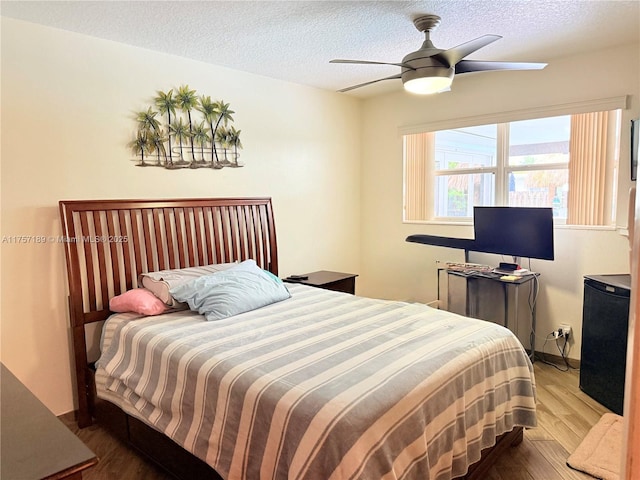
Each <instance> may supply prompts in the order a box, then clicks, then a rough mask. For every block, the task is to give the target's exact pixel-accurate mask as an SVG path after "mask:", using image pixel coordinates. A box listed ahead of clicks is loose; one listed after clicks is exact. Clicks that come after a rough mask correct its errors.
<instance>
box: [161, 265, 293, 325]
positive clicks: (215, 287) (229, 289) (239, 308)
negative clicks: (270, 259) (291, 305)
mask: <svg viewBox="0 0 640 480" xmlns="http://www.w3.org/2000/svg"><path fill="white" fill-rule="evenodd" d="M171 293H172V294H173V295H174V296H175V298H176V299H179V300H180V301H183V302H186V303H188V304H189V308H190V309H191V310H193V311H197V312H198V313H200V314H202V315H204V316H205V317H206V319H207V320H209V321H213V320H222V319H224V318H228V317H233V316H234V315H238V314H240V313H244V312H250V311H252V310H255V309H257V308H261V307H265V306H267V305H271V304H272V303H276V302H281V301H282V300H286V299H287V298H289V297H291V294H290V293H289V290H287V287H286V286H285V285H284V283H282V280H280V279H279V278H278V277H276V276H275V275H274V274H272V273H270V272H267V271H266V270H263V269H261V268H260V267H258V266H257V265H256V262H255V260H245V261H244V262H242V263H240V264H238V265H237V266H235V267H233V268H230V269H228V270H225V271H224V272H217V273H212V274H211V275H203V276H201V277H199V278H196V279H195V280H192V281H190V282H187V283H185V284H183V285H180V286H179V287H176V288H173V289H171Z"/></svg>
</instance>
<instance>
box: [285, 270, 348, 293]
mask: <svg viewBox="0 0 640 480" xmlns="http://www.w3.org/2000/svg"><path fill="white" fill-rule="evenodd" d="M305 275H307V276H308V277H309V278H307V279H305V280H294V279H291V278H285V279H283V280H284V281H285V282H289V283H302V284H304V285H309V286H311V287H318V288H324V289H327V290H333V291H335V292H345V293H350V294H352V295H353V294H354V293H355V291H356V277H357V276H358V275H356V274H353V273H342V272H330V271H327V270H320V271H317V272H311V273H306V274H305Z"/></svg>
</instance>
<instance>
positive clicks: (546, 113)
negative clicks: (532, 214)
mask: <svg viewBox="0 0 640 480" xmlns="http://www.w3.org/2000/svg"><path fill="white" fill-rule="evenodd" d="M628 101H629V98H628V96H627V95H623V96H618V97H610V98H604V99H597V100H590V101H585V102H576V103H571V104H563V105H551V106H547V107H538V108H534V109H528V110H514V111H508V112H502V113H495V114H488V115H480V116H474V117H464V118H460V119H449V120H443V121H436V122H430V123H424V124H419V125H414V126H408V127H401V128H399V129H398V133H399V134H400V137H401V143H402V158H403V189H402V191H403V197H402V222H403V223H411V224H447V225H455V224H459V225H469V224H471V223H472V218H470V217H444V216H443V217H435V216H434V217H432V218H430V219H422V220H413V219H412V220H408V219H407V206H406V203H407V200H406V198H407V196H406V190H407V179H406V172H407V165H406V157H405V145H404V144H405V141H404V136H405V135H411V134H419V133H426V132H437V131H442V130H455V129H460V128H465V127H474V126H479V125H487V124H496V125H497V128H498V132H497V137H498V139H500V138H501V139H502V141H497V145H496V147H497V151H496V165H495V166H492V167H479V168H465V169H443V170H437V171H436V170H435V169H433V170H432V171H431V174H432V176H433V178H434V179H435V177H436V176H442V175H443V174H455V175H462V174H484V173H492V174H494V175H495V185H494V189H495V193H494V198H495V203H494V205H507V204H508V183H507V179H508V175H509V173H510V172H523V171H536V170H555V169H568V162H567V164H565V163H564V162H563V163H547V164H538V165H524V166H510V165H508V159H509V156H508V150H509V137H508V124H509V123H512V122H517V121H520V120H533V119H539V118H547V117H556V116H563V115H574V114H579V113H592V112H597V111H611V110H626V109H627V106H628ZM501 128H503V129H505V128H506V129H507V131H506V132H505V131H502V132H501V131H500V129H501ZM618 169H619V165H617V166H614V167H613V170H614V171H615V172H617V170H618ZM436 172H437V174H436ZM611 190H612V192H611V193H612V195H613V196H614V198H613V199H612V201H613V203H614V204H615V202H616V199H615V195H616V191H617V178H615V176H614V178H613V182H612V185H611ZM430 202H431V203H430V204H429V205H428V208H429V209H430V211H431V212H433V211H434V210H435V209H434V208H433V207H434V206H433V203H432V202H433V200H430ZM554 220H555V221H556V224H559V225H564V224H565V223H566V219H564V220H563V219H554ZM615 220H616V219H615V214H614V212H612V217H611V224H612V225H614V224H615ZM571 226H575V227H585V225H571ZM587 227H594V226H587ZM595 227H597V228H602V227H605V228H607V227H609V225H600V226H595Z"/></svg>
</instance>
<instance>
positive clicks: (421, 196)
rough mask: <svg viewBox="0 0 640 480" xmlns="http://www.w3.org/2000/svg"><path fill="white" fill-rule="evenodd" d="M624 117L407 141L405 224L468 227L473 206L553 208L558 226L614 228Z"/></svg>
mask: <svg viewBox="0 0 640 480" xmlns="http://www.w3.org/2000/svg"><path fill="white" fill-rule="evenodd" d="M620 116H621V111H620V110H614V111H611V112H595V113H585V114H577V115H561V116H554V117H544V118H535V119H530V120H521V121H513V122H509V123H495V124H488V125H477V126H470V127H462V128H454V129H449V130H434V131H432V132H425V133H416V134H408V135H404V165H405V172H404V178H405V184H404V196H405V198H404V219H405V220H406V221H423V220H468V219H470V218H471V217H472V216H473V207H474V206H475V205H479V206H489V205H509V206H522V207H524V206H526V207H552V208H553V213H554V218H555V219H556V221H558V222H562V223H565V222H566V223H570V224H577V225H608V224H611V223H612V222H613V221H614V218H613V213H612V212H613V210H614V209H613V205H612V203H613V201H614V200H613V199H614V196H615V195H614V193H615V178H616V176H615V173H616V171H617V170H616V169H617V155H618V143H619V133H620Z"/></svg>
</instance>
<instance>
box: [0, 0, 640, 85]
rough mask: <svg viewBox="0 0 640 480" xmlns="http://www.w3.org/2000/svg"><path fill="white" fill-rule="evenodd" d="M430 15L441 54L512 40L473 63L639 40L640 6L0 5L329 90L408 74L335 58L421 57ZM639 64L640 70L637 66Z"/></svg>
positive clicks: (587, 0) (575, 1)
mask: <svg viewBox="0 0 640 480" xmlns="http://www.w3.org/2000/svg"><path fill="white" fill-rule="evenodd" d="M424 13H435V14H437V15H439V16H440V17H442V21H441V24H440V26H438V27H437V28H436V30H435V31H434V32H433V33H432V35H431V39H432V40H433V42H434V44H435V45H436V47H438V48H443V49H447V48H450V47H453V46H456V45H459V44H461V43H464V42H466V41H469V40H472V39H474V38H476V37H479V36H481V35H484V34H487V33H492V34H498V35H501V36H502V37H503V38H502V39H501V40H499V41H497V42H495V43H493V44H491V45H489V46H487V47H485V48H482V49H481V50H479V51H477V52H475V53H474V54H472V55H471V56H469V57H467V58H469V59H476V60H493V61H526V62H552V61H553V59H554V58H558V57H563V56H567V55H574V54H579V53H584V52H589V51H590V50H594V49H600V48H604V47H612V46H616V45H623V44H627V43H631V42H640V2H639V1H638V0H632V1H623V0H614V1H600V0H530V1H528V0H515V1H514V0H491V1H485V0H466V1H457V0H434V1H296V2H293V1H275V2H271V1H233V2H223V1H205V2H193V1H161V2H153V1H142V2H134V1H126V2H121V1H98V2H96V1H75V2H68V1H55V2H47V1H45V2H40V1H2V3H1V4H0V14H1V15H2V16H6V17H12V18H17V19H21V20H26V21H30V22H34V23H40V24H43V25H48V26H51V27H55V28H60V29H64V30H70V31H74V32H79V33H83V34H86V35H91V36H94V37H99V38H104V39H108V40H113V41H116V42H121V43H125V44H129V45H134V46H138V47H142V48H147V49H150V50H156V51H160V52H166V53H171V54H174V55H180V56H183V57H188V58H192V59H196V60H200V61H203V62H207V63H211V64H215V65H221V66H226V67H230V68H233V69H236V70H242V71H246V72H251V73H256V74H259V75H265V76H267V77H273V78H278V79H282V80H286V81H290V82H295V83H299V84H304V85H310V86H314V87H318V88H323V89H328V90H337V89H339V88H342V87H347V86H350V85H353V84H357V83H362V82H366V81H369V80H374V79H376V78H381V77H386V76H389V75H394V74H396V73H399V69H398V67H393V66H380V65H336V64H331V65H330V64H329V63H328V62H329V60H330V59H332V58H347V59H360V60H377V61H386V62H398V61H400V60H401V59H402V57H403V56H404V55H406V54H407V53H409V52H412V51H414V50H417V49H418V48H419V47H420V45H421V43H422V41H423V39H424V37H423V34H422V33H420V32H418V31H417V30H416V29H415V28H414V26H413V24H412V19H413V18H414V17H415V16H417V15H419V14H424ZM630 61H635V62H639V63H640V59H638V58H636V59H630ZM500 74H501V75H508V74H509V73H508V72H502V73H500ZM478 75H482V74H478ZM400 88H401V82H400V80H389V81H386V82H381V83H379V84H376V85H372V86H368V87H364V88H360V89H357V90H354V91H352V92H349V93H348V94H349V95H354V96H360V97H368V96H372V95H377V94H380V93H385V92H388V91H390V90H393V89H400ZM453 88H455V82H454V85H453Z"/></svg>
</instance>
